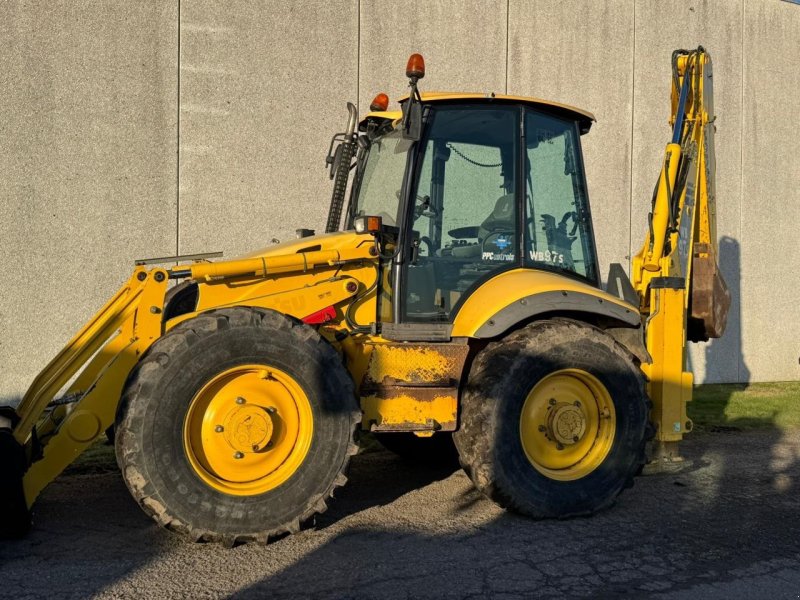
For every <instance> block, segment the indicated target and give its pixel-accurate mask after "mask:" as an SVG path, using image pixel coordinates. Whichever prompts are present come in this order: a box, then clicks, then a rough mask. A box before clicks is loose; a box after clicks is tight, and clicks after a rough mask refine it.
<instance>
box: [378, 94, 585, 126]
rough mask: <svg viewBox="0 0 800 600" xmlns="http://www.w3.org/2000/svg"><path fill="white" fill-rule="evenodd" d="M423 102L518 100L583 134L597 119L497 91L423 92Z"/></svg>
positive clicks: (561, 106) (385, 114)
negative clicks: (548, 112)
mask: <svg viewBox="0 0 800 600" xmlns="http://www.w3.org/2000/svg"><path fill="white" fill-rule="evenodd" d="M421 96H422V102H423V103H425V102H448V101H461V100H468V101H471V102H481V103H482V102H486V103H491V102H496V101H498V100H499V101H503V102H518V103H522V104H530V105H531V106H535V107H539V108H545V109H549V110H551V111H553V112H556V113H560V114H561V115H563V116H564V117H567V118H570V119H574V120H576V121H578V123H579V124H580V130H581V134H584V133H587V132H588V131H589V129H590V128H591V126H592V123H594V122H596V121H597V119H595V118H594V115H593V114H592V113H590V112H589V111H586V110H583V109H580V108H576V107H575V106H570V105H569V104H562V103H560V102H552V101H550V100H542V99H541V98H529V97H526V96H511V95H508V94H495V93H489V94H486V93H480V92H423V93H422V94H421ZM406 100H408V94H406V95H404V96H403V97H401V98H400V103H401V104H402V103H403V102H405V101H406ZM396 113H397V111H387V112H382V113H370V115H372V116H376V117H377V116H382V117H384V118H386V117H389V118H391V117H394V116H395V114H396Z"/></svg>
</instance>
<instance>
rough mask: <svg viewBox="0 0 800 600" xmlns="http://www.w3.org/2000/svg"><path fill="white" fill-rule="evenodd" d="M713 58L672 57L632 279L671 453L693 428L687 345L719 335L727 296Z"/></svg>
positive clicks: (700, 52) (657, 410) (659, 420)
mask: <svg viewBox="0 0 800 600" xmlns="http://www.w3.org/2000/svg"><path fill="white" fill-rule="evenodd" d="M712 89H713V88H712V69H711V57H710V56H709V54H708V53H707V52H706V51H705V50H704V49H703V48H702V47H699V48H697V49H696V50H691V51H687V50H676V51H675V52H673V55H672V94H671V99H672V102H671V104H672V113H671V119H670V124H671V125H672V128H673V130H672V139H671V140H670V143H668V144H667V147H666V151H665V154H664V161H663V164H662V168H661V173H660V175H659V178H658V182H657V184H656V188H655V191H654V193H653V201H652V202H653V203H652V212H651V213H650V215H649V217H648V231H647V234H646V236H645V242H644V245H643V246H642V249H641V250H640V251H639V253H638V254H636V255H635V256H634V257H633V261H632V266H631V271H632V272H631V276H632V280H633V285H634V288H635V289H636V292H637V293H638V295H639V300H640V309H641V313H642V318H643V320H644V325H645V342H646V345H647V350H648V352H649V353H650V355H651V357H652V362H651V363H650V364H645V365H643V366H642V368H643V370H644V371H645V374H646V375H647V376H648V378H649V380H650V381H649V384H648V385H649V390H648V391H649V393H650V397H651V398H652V400H653V415H652V418H653V421H654V422H655V424H656V425H657V433H656V440H657V441H658V442H662V443H664V444H662V449H666V453H665V454H666V455H669V454H671V453H672V452H673V451H674V449H672V448H670V445H669V444H668V443H669V442H677V441H678V440H680V439H682V438H683V433H684V432H687V431H690V430H691V428H692V423H691V421H690V420H689V419H688V418H687V416H686V403H687V402H689V401H690V400H691V395H692V383H693V376H692V373H691V372H690V371H687V370H686V362H687V361H686V352H687V350H686V342H687V341H693V342H696V341H705V340H708V339H709V338H711V337H720V336H721V335H722V333H723V331H724V329H725V322H726V317H727V312H728V307H729V305H730V294H729V292H728V290H727V286H726V285H725V282H724V280H723V279H722V276H721V274H720V272H719V268H718V266H717V258H716V257H717V235H716V204H715V202H716V199H715V186H714V179H715V169H716V165H715V159H714V131H715V125H714V119H715V117H714V108H713V107H714V104H713V91H712Z"/></svg>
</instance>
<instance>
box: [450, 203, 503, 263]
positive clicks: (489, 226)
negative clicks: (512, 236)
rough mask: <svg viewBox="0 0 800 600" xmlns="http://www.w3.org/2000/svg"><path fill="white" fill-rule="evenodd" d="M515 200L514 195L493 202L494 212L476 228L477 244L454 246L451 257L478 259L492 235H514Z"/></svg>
mask: <svg viewBox="0 0 800 600" xmlns="http://www.w3.org/2000/svg"><path fill="white" fill-rule="evenodd" d="M515 204H516V198H515V196H514V194H506V195H504V196H500V198H498V199H497V202H495V205H494V210H492V212H491V213H490V214H489V216H488V217H486V219H484V221H483V223H481V224H480V226H479V227H478V243H477V244H473V245H471V246H455V247H454V248H453V256H456V257H458V258H480V256H481V254H482V252H483V244H484V242H485V241H486V238H488V237H489V236H490V235H492V234H497V233H514V230H515V223H514V220H515V215H516V211H515V210H514V207H515Z"/></svg>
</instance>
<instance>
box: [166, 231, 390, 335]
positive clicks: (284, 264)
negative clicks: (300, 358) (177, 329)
mask: <svg viewBox="0 0 800 600" xmlns="http://www.w3.org/2000/svg"><path fill="white" fill-rule="evenodd" d="M323 247H324V250H323V249H321V248H323ZM373 248H374V240H373V238H372V237H371V236H369V235H364V234H361V235H358V234H356V233H353V232H344V233H334V234H328V235H322V236H316V237H314V238H302V239H299V240H293V241H292V242H288V243H285V244H280V245H276V246H273V247H272V248H268V249H265V250H261V251H259V252H257V253H254V254H252V255H249V256H247V257H244V258H242V259H240V260H238V261H230V262H229V263H208V264H199V265H194V266H192V267H191V271H192V278H193V279H195V280H196V281H198V285H199V292H200V293H199V300H198V305H197V308H196V311H197V312H202V311H205V310H210V309H213V308H224V307H226V306H253V307H260V308H269V309H273V310H277V311H279V312H282V313H285V314H288V315H291V316H293V317H297V318H298V319H303V318H305V317H307V316H309V315H312V314H314V313H316V312H318V311H320V310H322V309H324V308H326V307H329V306H334V305H338V306H339V311H341V310H345V309H346V308H347V307H348V306H349V302H346V301H347V300H349V299H350V298H353V297H356V296H361V295H363V294H364V292H366V290H367V289H368V288H369V287H370V286H371V285H372V284H373V283H374V282H375V278H376V269H375V259H374V254H373ZM289 272H291V277H285V276H282V275H283V274H285V273H289ZM375 303H376V300H375V294H374V293H372V294H369V295H368V296H366V297H364V298H363V299H361V300H359V302H358V305H357V306H356V307H354V309H353V310H352V311H351V316H352V317H353V319H354V321H355V322H357V323H360V324H369V323H372V322H374V321H375V318H376V306H375ZM189 316H190V315H186V316H184V318H188V317H189ZM339 316H341V315H339ZM176 322H177V321H176ZM170 324H171V325H173V323H170Z"/></svg>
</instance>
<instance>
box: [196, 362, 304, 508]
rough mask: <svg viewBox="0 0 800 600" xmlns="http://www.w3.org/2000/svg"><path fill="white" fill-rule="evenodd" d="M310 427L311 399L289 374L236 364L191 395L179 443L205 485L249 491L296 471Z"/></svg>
mask: <svg viewBox="0 0 800 600" xmlns="http://www.w3.org/2000/svg"><path fill="white" fill-rule="evenodd" d="M312 433H313V416H312V413H311V404H310V403H309V401H308V396H307V395H306V394H305V392H304V391H303V389H302V388H301V387H300V386H299V385H298V383H297V382H296V381H295V380H294V378H293V377H291V376H290V375H288V374H287V373H286V372H284V371H281V370H280V369H276V368H273V367H269V366H266V365H241V366H238V367H233V368H232V369H228V370H227V371H224V372H223V373H220V374H219V375H217V376H216V377H214V378H213V379H212V380H211V381H209V382H208V383H206V384H205V385H204V386H203V388H202V389H201V390H200V391H199V392H197V394H195V396H194V398H192V401H191V403H190V405H189V410H188V412H187V413H186V418H185V420H184V424H183V446H184V450H185V452H186V456H187V458H188V459H189V463H190V464H191V466H192V468H193V469H194V471H195V473H197V475H198V476H199V477H200V478H201V479H202V480H203V481H204V482H205V483H207V484H208V485H209V486H211V487H212V488H214V489H215V490H218V491H220V492H224V493H226V494H233V495H237V496H251V495H256V494H263V493H264V492H267V491H269V490H272V489H275V488H276V487H278V486H279V485H281V484H282V483H284V482H285V481H286V480H287V479H289V477H291V476H292V474H293V473H295V471H297V469H298V467H299V466H300V465H301V464H302V463H303V460H304V459H305V457H306V454H308V449H309V447H310V446H311V436H312Z"/></svg>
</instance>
